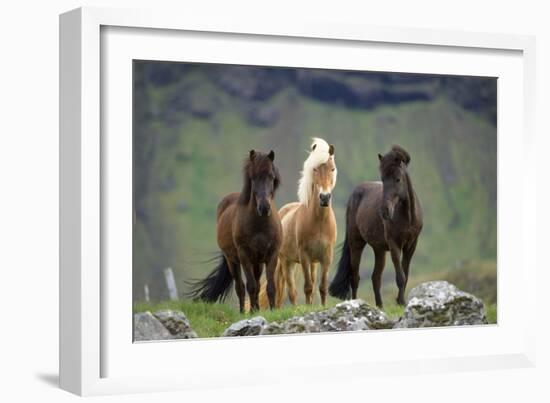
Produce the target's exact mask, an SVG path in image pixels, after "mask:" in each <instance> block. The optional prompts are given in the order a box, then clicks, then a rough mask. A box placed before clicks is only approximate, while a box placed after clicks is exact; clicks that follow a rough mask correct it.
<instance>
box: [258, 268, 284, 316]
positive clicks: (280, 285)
mask: <svg viewBox="0 0 550 403" xmlns="http://www.w3.org/2000/svg"><path fill="white" fill-rule="evenodd" d="M284 295H285V274H284V273H283V269H282V267H281V262H280V261H278V262H277V268H276V269H275V308H281V307H282V306H283V300H284ZM259 300H260V309H269V298H268V297H267V281H266V280H262V282H261V284H260V295H259Z"/></svg>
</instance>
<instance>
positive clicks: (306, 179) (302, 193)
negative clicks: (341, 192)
mask: <svg viewBox="0 0 550 403" xmlns="http://www.w3.org/2000/svg"><path fill="white" fill-rule="evenodd" d="M311 140H312V141H313V142H312V143H311V147H310V150H311V151H310V152H309V156H308V157H307V159H306V160H305V161H304V168H303V169H302V172H301V173H300V174H301V177H300V180H299V181H298V200H299V201H300V203H301V204H303V205H304V206H306V207H307V206H308V201H309V199H310V198H311V195H312V193H313V170H314V169H315V168H317V167H318V166H319V165H321V164H324V163H325V162H327V161H328V160H329V159H330V158H331V157H333V156H331V155H330V154H329V148H330V145H329V144H328V143H327V142H326V141H325V140H323V139H321V138H317V137H314V138H312V139H311ZM333 158H334V157H333ZM336 173H337V170H336V169H335V170H334V185H335V184H336ZM334 185H333V187H334Z"/></svg>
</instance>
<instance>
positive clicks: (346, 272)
mask: <svg viewBox="0 0 550 403" xmlns="http://www.w3.org/2000/svg"><path fill="white" fill-rule="evenodd" d="M328 292H329V294H330V295H332V296H333V297H335V298H339V299H341V300H345V299H349V298H350V296H351V253H350V250H349V243H348V237H347V235H346V239H345V240H344V244H343V245H342V247H341V249H340V260H339V261H338V268H337V269H336V275H335V276H334V278H333V279H332V281H331V282H330V286H329V287H328Z"/></svg>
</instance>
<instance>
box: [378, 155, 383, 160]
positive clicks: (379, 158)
mask: <svg viewBox="0 0 550 403" xmlns="http://www.w3.org/2000/svg"><path fill="white" fill-rule="evenodd" d="M382 158H383V157H382V154H380V153H378V160H380V161H382Z"/></svg>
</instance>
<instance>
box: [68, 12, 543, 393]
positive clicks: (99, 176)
mask: <svg viewBox="0 0 550 403" xmlns="http://www.w3.org/2000/svg"><path fill="white" fill-rule="evenodd" d="M113 27H116V28H113ZM109 35H111V36H109ZM137 35H142V36H141V37H140V41H139V43H140V49H138V50H137V48H136V46H135V43H134V44H133V45H132V42H131V41H132V37H135V36H137ZM186 35H187V36H190V38H187V36H186ZM186 38H187V39H186ZM182 40H188V42H186V44H187V45H188V47H187V48H184V49H186V50H180V51H179V54H180V55H181V56H179V57H183V60H189V61H210V62H237V61H240V62H241V64H247V63H256V64H258V63H259V64H266V65H288V63H289V61H288V57H290V56H288V55H291V56H292V55H294V56H295V58H296V59H294V60H295V61H294V63H299V65H304V66H306V65H307V66H308V67H310V66H319V67H338V66H340V67H347V68H350V66H351V67H353V65H351V64H350V63H351V62H349V60H350V57H351V55H354V54H355V55H360V54H362V52H367V51H368V52H382V53H381V55H382V56H383V57H381V58H378V62H376V61H369V67H370V68H371V69H374V70H375V69H377V68H379V69H384V68H385V67H384V63H383V62H382V61H384V60H386V61H387V60H393V63H396V62H397V60H398V59H399V57H400V55H401V56H402V55H405V54H408V55H409V56H411V55H414V56H415V57H414V58H413V59H414V60H413V61H411V63H409V65H407V66H405V67H403V69H404V70H403V71H414V72H429V73H447V74H452V73H459V72H462V74H467V73H470V74H473V75H475V74H476V73H477V74H479V75H491V71H493V72H494V71H497V72H501V74H502V76H499V77H501V78H502V80H500V83H499V117H498V136H499V150H498V157H499V167H498V175H499V211H498V226H499V245H498V248H499V249H498V250H499V257H498V270H499V277H498V291H499V294H498V296H499V317H498V325H495V326H483V327H470V328H448V329H423V330H406V331H379V332H375V333H368V332H367V333H365V332H362V333H349V334H330V335H328V334H327V335H315V336H277V337H260V338H247V339H244V340H243V339H240V340H235V339H231V340H229V339H224V340H197V341H190V342H188V341H181V342H162V343H142V344H139V345H137V344H132V342H131V328H130V327H129V326H128V321H129V322H130V323H131V315H130V314H131V311H127V318H126V319H124V318H123V315H124V314H125V311H124V309H126V308H127V307H128V306H130V309H131V298H130V299H128V298H126V297H127V296H131V291H130V289H131V285H130V283H128V285H127V289H126V288H125V285H124V284H126V280H127V270H126V269H124V270H121V271H123V272H124V271H125V270H126V271H125V273H126V277H124V274H123V275H121V276H118V275H115V274H113V272H112V271H106V269H105V267H107V266H108V265H109V262H110V260H109V259H127V258H128V256H127V255H128V245H129V243H128V223H130V227H131V219H130V213H128V214H127V216H125V217H122V218H121V219H114V218H113V217H120V215H116V214H107V213H106V212H107V211H124V210H123V209H124V208H125V206H126V207H127V205H124V200H126V201H127V199H128V195H129V193H128V189H130V190H131V183H130V182H128V170H130V172H131V159H130V160H128V156H129V155H130V154H128V150H129V149H128V137H127V135H126V134H127V133H128V123H131V115H130V119H129V120H128V111H130V112H131V107H130V105H131V90H130V92H129V93H128V86H127V85H128V80H124V74H125V72H127V71H128V70H125V69H126V68H127V67H128V66H127V62H128V60H131V58H132V57H135V58H139V57H137V56H139V55H145V56H146V57H148V58H153V59H155V58H159V59H160V60H177V57H178V56H177V55H175V54H174V53H173V49H174V44H177V43H178V41H182ZM125 41H126V42H125ZM197 41H198V42H197ZM231 41H233V42H231ZM161 42H162V43H163V44H162V45H160V44H161ZM220 43H225V44H229V43H230V44H231V45H232V46H225V48H226V51H225V52H223V51H222V50H223V49H222V48H216V46H220ZM152 44H156V45H160V46H154V48H156V50H153V49H152V48H153V45H152ZM209 46H210V47H212V48H208V47H209ZM250 46H257V48H255V49H254V51H253V52H250V53H251V54H252V56H251V55H246V54H245V53H246V52H245V51H244V50H243V49H247V47H250ZM262 46H270V47H272V50H273V51H272V52H262V51H261V50H260V47H262ZM314 48H315V49H317V50H314ZM147 49H149V50H147ZM205 49H210V52H207V51H206V50H205ZM213 49H218V50H219V52H212V50H213ZM228 49H230V52H229V51H227V50H228ZM297 49H300V50H303V49H308V50H309V51H310V52H309V53H308V55H309V56H307V57H306V56H300V54H301V53H305V52H298V51H297ZM319 49H321V50H319ZM534 49H535V42H534V38H533V37H529V36H520V35H505V34H488V33H468V32H457V31H444V30H437V31H430V30H418V29H409V28H403V27H395V28H393V27H392V28H390V27H370V26H357V25H346V24H343V23H337V22H327V21H317V20H315V19H314V18H313V17H310V18H309V19H302V20H300V22H299V23H297V22H295V21H294V20H289V21H286V22H284V21H270V20H269V19H265V20H254V21H250V20H244V19H239V18H231V19H218V20H216V19H212V18H204V17H200V18H199V17H197V16H193V15H192V14H187V15H182V14H176V13H170V12H169V11H165V12H162V11H151V10H116V9H104V8H81V9H77V10H73V11H70V12H68V13H65V14H63V15H61V17H60V385H61V387H62V388H63V389H66V390H68V391H71V392H73V393H76V394H80V395H96V394H112V393H135V392H141V391H143V392H145V391H147V392H150V391H161V390H176V389H187V388H207V387H219V386H228V385H235V384H238V385H241V386H246V385H256V384H262V383H273V382H277V383H279V382H285V381H288V382H296V378H297V377H299V378H300V379H302V380H306V379H308V378H311V379H316V380H317V381H319V380H322V379H328V378H327V377H328V375H327V373H328V372H329V371H327V369H328V368H339V369H341V371H330V372H331V378H332V379H334V377H337V376H338V375H337V374H338V373H342V374H344V373H347V372H349V371H353V373H354V374H355V375H356V376H369V375H371V374H378V375H380V374H393V375H395V374H407V373H411V372H414V373H419V372H424V373H426V372H427V373H432V372H438V371H456V370H479V369H492V368H518V367H528V366H532V365H534V364H533V363H534V356H535V355H534V348H535V346H534V338H535V335H534V327H533V326H534V325H533V324H534V323H535V321H534V320H529V319H526V318H521V317H520V315H521V314H522V312H533V313H534V312H535V311H536V310H535V308H534V306H535V300H536V297H535V284H532V283H531V282H529V281H528V279H529V278H534V276H535V273H534V271H535V270H536V264H535V262H534V259H535V253H533V251H532V244H530V243H528V239H527V237H526V236H525V234H528V233H529V232H533V233H534V232H535V226H536V217H535V212H534V209H530V208H529V206H530V205H532V204H534V197H535V196H534V195H533V194H532V193H528V192H523V196H522V197H523V198H522V199H521V208H520V209H518V210H517V214H515V215H514V216H511V215H510V214H507V212H508V211H510V208H511V203H510V202H507V201H506V200H507V199H506V198H505V197H504V196H506V192H507V189H510V186H507V185H506V183H507V182H513V183H514V186H518V183H519V184H520V185H521V186H522V187H524V188H525V189H528V188H534V184H533V183H532V181H533V180H534V179H533V178H529V177H526V178H523V177H520V176H519V175H517V174H514V172H513V170H512V169H507V166H509V163H510V162H513V161H517V160H518V158H520V159H522V160H525V161H527V160H528V159H529V157H530V156H531V155H532V153H533V151H534V149H535V146H536V145H535V136H534V132H533V127H532V122H533V115H532V113H533V112H532V111H533V109H534V108H533V103H534V88H535V74H534V68H535V64H534V57H535V55H534V52H535V51H534ZM283 50H284V51H283ZM323 50H329V51H330V52H335V53H338V52H342V55H341V56H342V57H331V58H326V60H325V59H323V58H322V56H323ZM149 51H150V53H149V54H148V55H147V52H149ZM132 52H134V53H132ZM155 52H156V53H155ZM350 52H352V53H350ZM353 52H354V53H353ZM407 52H409V53H407ZM138 53H139V54H138ZM191 53H193V57H191V59H192V60H191V59H188V58H189V57H190V56H189V55H190V54H191ZM436 53H441V54H445V55H446V56H445V57H444V58H441V60H442V62H441V64H439V58H437V57H435V56H434V55H435V54H436ZM374 54H375V53H371V55H374ZM285 55H286V57H287V59H285ZM468 55H469V56H468ZM417 56H418V57H417ZM300 57H305V58H304V59H303V60H302V59H300ZM465 57H472V58H475V60H480V62H479V63H477V64H472V63H466V62H464V60H465V59H464V60H463V58H465ZM259 58H261V59H259ZM308 58H309V59H308ZM104 59H108V60H104ZM119 59H120V60H119ZM297 59H300V60H301V61H300V62H297V61H296V60H297ZM329 59H330V60H329ZM355 59H357V60H359V59H361V58H360V57H356V58H355ZM375 59H376V58H375ZM345 60H348V64H346V61H345ZM444 60H445V62H443V61H444ZM472 60H474V59H472ZM111 61H112V62H113V64H112V65H111V64H110V62H111ZM338 63H342V64H338ZM356 63H359V64H357V65H355V67H356V68H360V67H361V66H363V65H361V64H360V62H356ZM377 63H379V64H377ZM390 68H391V67H390ZM130 71H131V70H130ZM112 74H118V75H117V76H116V77H117V78H120V80H115V81H116V83H120V85H119V84H114V82H115V81H113V80H107V79H106V77H107V76H109V75H112ZM102 75H104V76H102ZM109 77H110V76H109ZM113 77H115V76H113ZM503 93H504V94H505V95H506V94H507V96H508V98H515V99H514V100H512V99H508V98H504V99H502V96H501V95H502V94H503ZM512 95H514V96H513V97H512ZM518 99H519V101H518ZM106 105H108V106H106ZM111 105H113V107H117V108H118V106H114V105H120V108H119V109H117V115H116V116H117V117H116V119H114V120H113V119H112V115H113V114H112V113H111V110H110V109H109V108H110V107H111ZM518 108H519V109H518ZM119 112H120V113H119ZM130 127H131V126H130ZM115 129H116V130H117V132H116V133H117V135H116V136H115V135H113V134H112V133H114V132H115V131H114V130H115ZM118 130H120V132H119V131H118ZM118 133H126V134H120V135H119V134H118ZM125 147H126V148H125ZM107 151H108V152H107ZM114 156H116V158H117V162H118V164H117V165H119V166H120V167H122V168H120V169H119V168H113V164H112V160H111V159H112V158H113V157H114ZM110 161H111V162H110ZM128 164H130V166H128ZM116 169H118V171H116V172H115V170H116ZM125 181H126V182H127V183H126V182H125ZM125 183H126V185H124V184H125ZM501 184H502V186H501ZM117 189H118V190H119V191H121V192H123V193H120V197H119V195H117V194H114V193H113V192H115V191H116V190H117ZM124 192H125V193H124ZM117 200H118V201H119V202H120V203H118V204H116V203H117ZM117 209H118V210H117ZM128 220H129V221H128ZM503 227H506V228H507V229H509V230H513V231H516V232H519V233H520V234H521V237H520V239H521V242H516V244H512V243H511V240H510V239H508V238H507V236H506V233H503V231H502V228H503ZM106 231H107V232H106ZM106 233H107V234H108V236H106ZM117 234H118V235H117ZM118 237H119V238H118ZM107 238H108V239H109V241H107ZM119 239H120V240H121V243H120V245H122V247H121V248H120V250H121V252H120V253H119V255H117V256H113V255H110V253H111V252H110V251H111V250H112V248H109V247H108V246H109V243H108V242H115V241H118V240H119ZM124 245H125V246H124ZM130 252H131V249H130ZM121 262H122V265H123V266H124V267H126V268H127V264H126V263H125V261H124V260H121ZM514 265H515V266H518V265H519V266H521V269H522V272H521V275H518V276H517V278H516V277H512V276H511V275H509V274H511V272H510V270H511V269H512V267H513V266H514ZM106 280H108V281H106ZM512 289H516V291H515V292H516V294H515V296H513V295H512V293H511V290H512ZM113 293H116V294H117V295H120V296H121V297H120V298H113V297H112V295H113ZM513 297H516V298H522V300H523V301H524V304H523V306H524V308H523V309H522V311H521V312H520V311H518V310H517V309H516V308H514V304H513ZM120 301H122V302H120ZM119 302H120V303H119ZM520 319H522V320H520ZM119 324H121V325H119ZM343 338H345V339H343ZM404 339H407V340H411V343H413V344H414V345H415V346H418V348H417V350H416V351H410V350H411V349H406V348H393V349H391V348H390V346H396V345H397V346H399V345H402V344H403V343H402V342H401V341H402V340H404ZM312 340H313V341H312ZM341 340H345V343H344V344H345V345H344V346H340V349H341V350H342V354H341V356H336V357H334V355H331V357H330V359H328V358H327V357H316V356H315V351H316V349H317V348H318V346H319V345H320V344H322V345H323V346H324V348H325V349H328V350H329V351H330V349H331V346H336V345H338V343H340V344H341ZM446 340H452V341H453V342H454V344H453V343H448V344H449V345H452V346H453V347H452V348H450V347H449V346H446V345H445V344H446V343H444V341H446ZM371 344H375V345H376V346H377V348H376V349H372V348H370V349H369V347H368V346H369V345H371ZM283 345H284V349H285V351H295V352H300V354H294V355H293V354H290V357H285V358H284V359H282V357H281V352H282V351H283ZM385 346H386V347H388V348H384V347H385ZM357 351H360V353H358V352H357ZM179 354H181V355H182V356H184V357H186V359H187V360H188V361H191V362H192V363H193V365H189V362H188V363H187V364H186V365H185V366H184V367H180V366H178V364H177V363H178V360H177V359H175V360H171V361H170V362H168V359H167V357H168V356H172V357H178V355H179ZM246 354H248V355H251V356H254V357H268V358H269V357H270V360H271V361H270V365H269V366H267V365H265V364H262V362H261V360H257V362H255V363H254V364H253V365H245V364H247V363H246V362H245V360H240V362H239V359H238V358H239V357H242V356H243V355H246ZM278 356H279V357H278ZM304 357H307V358H306V359H304ZM216 359H220V360H222V359H223V360H224V362H226V361H227V360H232V362H235V367H234V371H233V372H232V374H227V373H225V374H224V373H222V372H220V371H217V370H216V369H215V368H212V365H211V363H212V362H213V360H214V361H215V360H216ZM139 363H142V364H143V365H142V367H145V368H140V365H138V364H139ZM163 363H165V365H162V366H161V367H162V370H161V371H159V370H158V369H159V365H160V364H163ZM147 367H150V368H154V369H155V372H156V374H155V373H153V372H152V371H148V370H147ZM304 369H307V370H306V371H304ZM244 373H246V375H247V376H246V377H244V376H242V374H244ZM274 375H276V376H274ZM206 376H207V377H208V379H206ZM341 376H343V375H341Z"/></svg>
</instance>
